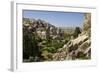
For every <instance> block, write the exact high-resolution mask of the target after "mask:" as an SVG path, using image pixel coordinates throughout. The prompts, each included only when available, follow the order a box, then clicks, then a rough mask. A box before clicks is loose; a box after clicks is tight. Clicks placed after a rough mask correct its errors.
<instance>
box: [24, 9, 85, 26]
mask: <svg viewBox="0 0 100 73" xmlns="http://www.w3.org/2000/svg"><path fill="white" fill-rule="evenodd" d="M23 18H31V19H32V18H34V19H36V20H37V19H41V20H44V21H46V22H49V23H51V24H52V25H54V26H56V27H77V26H78V27H82V24H83V20H84V13H79V12H58V11H37V10H23Z"/></svg>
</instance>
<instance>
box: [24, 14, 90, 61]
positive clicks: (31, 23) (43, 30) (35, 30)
mask: <svg viewBox="0 0 100 73" xmlns="http://www.w3.org/2000/svg"><path fill="white" fill-rule="evenodd" d="M62 35H63V32H62V31H61V29H59V28H58V27H55V26H54V25H52V24H50V23H48V22H45V21H43V20H40V19H39V20H35V19H32V20H30V19H28V18H24V19H23V38H24V39H23V58H25V59H24V62H30V61H33V62H34V61H63V60H77V59H78V60H79V59H85V60H86V59H91V14H90V13H84V23H83V27H82V31H81V32H80V33H79V34H77V35H78V36H77V37H75V38H72V39H70V40H68V42H67V43H64V44H63V46H62V45H61V46H62V47H60V48H58V49H57V50H56V52H53V53H52V52H47V51H42V52H40V48H41V47H43V48H45V46H46V48H47V47H48V46H49V49H48V50H49V51H50V50H51V49H54V47H53V46H52V47H51V46H50V44H51V45H53V44H56V43H57V42H58V43H60V44H61V42H62V41H65V39H63V38H62ZM72 37H73V36H72ZM50 38H52V39H50ZM61 38H62V39H63V40H62V39H61ZM49 39H50V40H49ZM47 40H48V41H51V43H49V44H47V45H48V46H47V45H45V43H46V42H47ZM54 40H55V41H56V43H53V42H54ZM52 43H53V44H52ZM30 44H31V45H30ZM60 44H59V45H60ZM59 45H58V44H57V45H56V46H59ZM56 46H55V47H56Z"/></svg>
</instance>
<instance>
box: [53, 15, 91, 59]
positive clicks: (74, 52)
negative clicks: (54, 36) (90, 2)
mask: <svg viewBox="0 0 100 73" xmlns="http://www.w3.org/2000/svg"><path fill="white" fill-rule="evenodd" d="M90 29H91V14H89V13H86V14H84V24H83V30H82V33H81V34H80V35H79V36H78V37H77V38H75V39H72V40H70V41H69V42H68V43H67V44H65V45H64V46H63V47H62V48H61V49H60V50H59V51H58V53H55V54H54V55H53V60H77V59H90V58H91V36H90V35H91V30H90Z"/></svg>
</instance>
